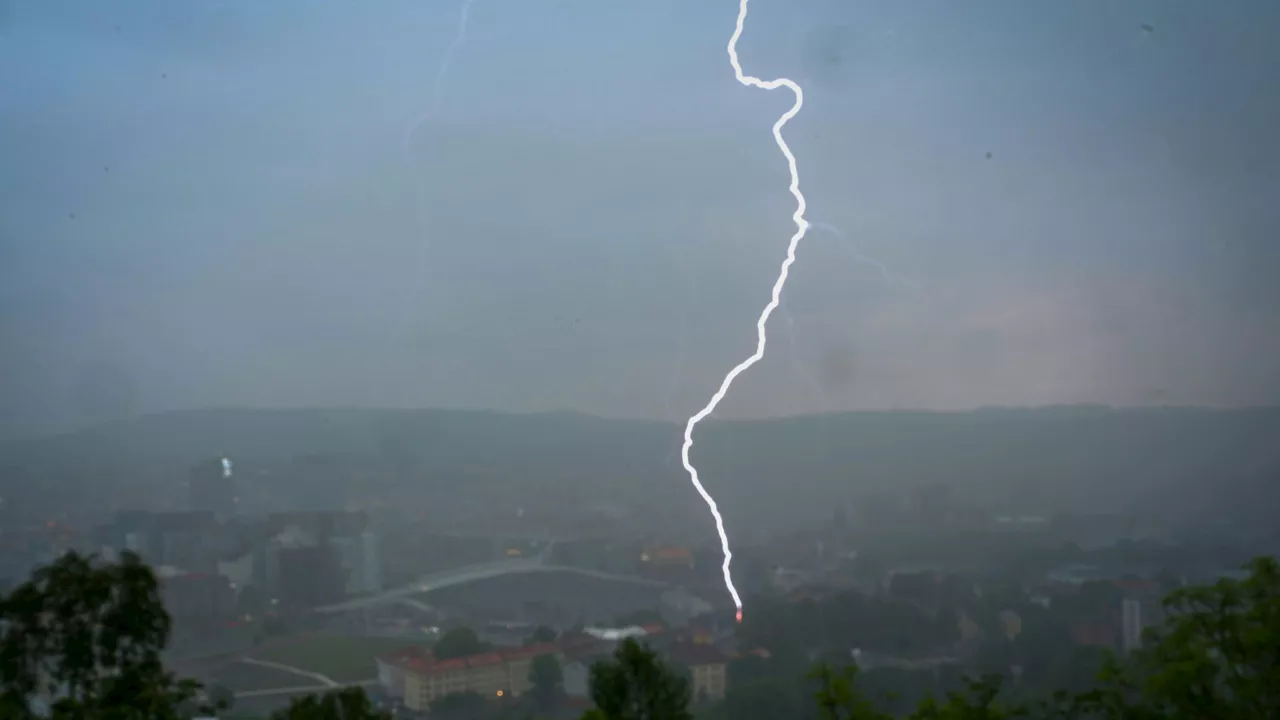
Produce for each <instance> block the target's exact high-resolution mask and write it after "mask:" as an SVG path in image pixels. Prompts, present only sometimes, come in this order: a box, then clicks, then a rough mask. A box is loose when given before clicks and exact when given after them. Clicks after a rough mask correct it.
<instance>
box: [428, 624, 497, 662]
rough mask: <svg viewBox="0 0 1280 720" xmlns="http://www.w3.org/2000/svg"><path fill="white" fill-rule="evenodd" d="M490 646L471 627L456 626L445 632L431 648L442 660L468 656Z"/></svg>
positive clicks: (483, 650)
mask: <svg viewBox="0 0 1280 720" xmlns="http://www.w3.org/2000/svg"><path fill="white" fill-rule="evenodd" d="M489 648H490V646H489V645H488V644H487V643H484V642H481V641H480V636H478V635H476V631H475V630H472V629H471V628H469V627H460V628H454V629H452V630H450V631H449V632H447V633H445V634H444V635H443V636H441V638H440V639H439V640H437V641H436V644H435V647H433V648H431V652H432V654H434V655H435V656H436V657H437V658H439V659H441V660H448V659H450V658H459V657H466V656H468V655H475V654H477V653H482V652H485V651H486V650H488V649H489Z"/></svg>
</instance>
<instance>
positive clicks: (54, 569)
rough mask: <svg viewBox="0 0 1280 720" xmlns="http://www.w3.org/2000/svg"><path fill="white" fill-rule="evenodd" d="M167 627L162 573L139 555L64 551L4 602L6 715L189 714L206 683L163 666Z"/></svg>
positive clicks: (0, 632) (0, 691) (0, 618)
mask: <svg viewBox="0 0 1280 720" xmlns="http://www.w3.org/2000/svg"><path fill="white" fill-rule="evenodd" d="M169 628H170V619H169V614H168V613H167V612H165V609H164V605H163V603H162V602H161V599H160V591H159V585H158V583H157V581H156V577H155V574H154V573H152V571H151V569H150V568H149V567H147V566H146V565H145V564H143V563H142V560H141V559H140V558H139V557H138V556H137V555H135V554H133V553H124V555H123V556H122V558H121V560H120V562H118V563H101V562H99V561H97V559H96V558H94V557H92V556H82V555H79V554H76V553H69V554H66V555H63V556H62V557H61V558H60V559H58V560H57V561H56V562H54V563H53V564H51V565H48V566H46V567H43V568H40V569H38V570H37V571H36V572H35V573H34V574H33V575H32V577H31V579H30V580H28V581H27V582H26V583H24V584H22V585H20V586H19V587H17V588H16V589H14V590H13V592H11V593H9V594H8V595H7V596H5V597H3V598H2V599H0V717H4V718H6V719H8V718H14V719H15V720H21V719H22V718H33V717H37V716H38V714H39V713H41V711H47V714H48V716H50V717H53V718H56V719H61V718H67V719H68V720H69V719H70V718H77V719H78V718H88V719H93V718H111V720H133V719H135V718H136V719H137V720H178V718H181V717H184V716H185V715H186V714H187V713H188V712H189V711H190V710H193V709H195V704H196V703H195V698H196V696H197V693H198V691H199V685H198V684H197V683H195V682H192V681H185V680H178V679H177V678H175V677H174V676H173V675H171V674H169V673H167V672H165V670H164V667H163V665H162V663H161V660H160V653H161V651H162V650H163V649H164V646H165V643H166V642H167V641H168V638H169ZM41 705H44V706H46V707H45V708H42V707H41Z"/></svg>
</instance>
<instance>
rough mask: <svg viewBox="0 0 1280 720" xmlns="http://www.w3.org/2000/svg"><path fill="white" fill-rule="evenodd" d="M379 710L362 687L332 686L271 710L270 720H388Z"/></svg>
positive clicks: (386, 713)
mask: <svg viewBox="0 0 1280 720" xmlns="http://www.w3.org/2000/svg"><path fill="white" fill-rule="evenodd" d="M391 718H392V715H391V713H390V712H385V711H381V710H378V709H376V708H374V707H373V703H372V702H370V701H369V696H368V695H367V694H366V693H365V691H364V689H363V688H358V687H350V688H342V689H341V690H333V691H331V692H328V693H325V694H324V695H308V696H306V697H302V698H294V699H293V700H292V701H291V702H290V703H289V707H288V708H286V709H284V710H279V711H277V712H275V713H272V715H271V720H391Z"/></svg>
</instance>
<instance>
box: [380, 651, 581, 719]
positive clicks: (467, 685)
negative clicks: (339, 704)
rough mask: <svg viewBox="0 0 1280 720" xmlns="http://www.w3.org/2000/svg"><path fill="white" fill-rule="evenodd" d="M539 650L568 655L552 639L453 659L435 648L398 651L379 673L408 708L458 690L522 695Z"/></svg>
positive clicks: (417, 707)
mask: <svg viewBox="0 0 1280 720" xmlns="http://www.w3.org/2000/svg"><path fill="white" fill-rule="evenodd" d="M539 655H552V656H554V657H555V658H556V659H557V660H559V661H561V662H563V660H564V656H563V654H562V652H561V650H560V648H559V647H558V646H557V645H555V644H553V643H546V644H542V645H533V646H530V647H522V648H504V649H500V650H495V651H493V652H488V653H482V654H479V655H470V656H468V657H461V658H451V659H448V660H440V659H437V658H435V657H434V656H433V655H431V653H430V652H422V651H418V652H413V651H408V652H406V651H397V652H395V653H390V654H388V655H385V656H383V657H382V658H379V660H378V676H379V679H380V680H381V681H382V682H383V684H384V686H386V689H387V691H388V693H390V694H392V695H397V696H399V697H401V698H402V699H403V700H404V704H405V707H407V708H409V709H410V710H415V711H424V710H428V709H429V708H430V707H431V703H433V702H435V701H436V700H438V699H440V698H442V697H444V696H445V695H450V694H453V693H463V692H473V693H477V694H478V695H480V696H482V697H491V698H494V697H519V696H520V695H522V694H524V693H526V692H528V691H529V688H530V687H531V685H530V683H529V666H530V665H531V664H532V663H533V659H534V658H536V657H538V656H539Z"/></svg>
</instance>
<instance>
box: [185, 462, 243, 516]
mask: <svg viewBox="0 0 1280 720" xmlns="http://www.w3.org/2000/svg"><path fill="white" fill-rule="evenodd" d="M187 489H188V490H189V493H190V499H191V509H192V510H203V511H205V512H211V513H213V514H215V515H217V516H218V517H219V518H229V517H232V516H234V515H235V511H236V505H237V504H238V503H239V502H240V497H239V495H237V492H236V479H235V476H234V475H233V474H232V472H231V461H230V460H227V459H226V458H212V459H210V460H206V461H205V462H202V463H200V464H199V465H196V466H195V467H193V468H191V473H190V475H189V476H188V478H187Z"/></svg>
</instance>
